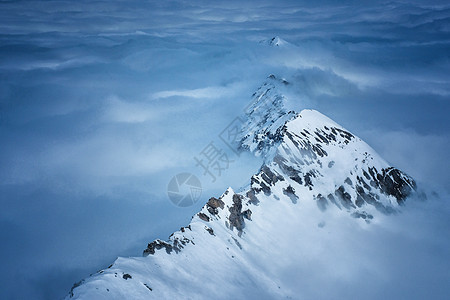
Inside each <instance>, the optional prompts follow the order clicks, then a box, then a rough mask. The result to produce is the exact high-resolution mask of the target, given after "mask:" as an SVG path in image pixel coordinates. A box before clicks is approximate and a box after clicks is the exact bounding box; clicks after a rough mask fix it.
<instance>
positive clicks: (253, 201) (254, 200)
mask: <svg viewBox="0 0 450 300" xmlns="http://www.w3.org/2000/svg"><path fill="white" fill-rule="evenodd" d="M247 198H249V199H250V201H249V203H251V204H255V205H256V204H258V203H259V200H258V198H256V193H255V190H254V189H253V188H251V189H250V190H249V191H248V192H247Z"/></svg>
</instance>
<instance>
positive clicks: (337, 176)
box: [68, 76, 416, 299]
mask: <svg viewBox="0 0 450 300" xmlns="http://www.w3.org/2000/svg"><path fill="white" fill-rule="evenodd" d="M286 84H288V82H287V81H284V80H280V79H277V78H275V77H274V76H273V77H271V78H269V80H268V82H266V83H265V84H264V85H263V86H262V87H261V88H260V89H259V90H258V91H257V92H256V93H255V94H254V95H253V97H254V102H253V103H252V105H250V106H249V107H248V108H247V118H248V119H247V122H246V123H245V124H244V126H243V127H242V134H241V135H240V137H239V139H240V140H239V142H240V149H241V150H248V151H252V152H253V153H255V155H261V156H264V161H265V163H264V164H263V165H262V167H261V168H260V170H259V171H258V172H256V173H255V175H254V176H252V178H251V184H250V186H249V187H248V189H247V190H245V191H244V192H242V193H235V192H234V191H233V189H232V188H228V189H227V190H226V191H225V193H224V194H223V195H221V196H220V197H218V198H214V197H212V198H210V199H209V200H208V202H207V203H206V204H205V205H204V206H203V208H202V209H201V211H200V212H198V213H197V214H196V215H195V216H193V218H192V220H191V223H190V224H189V225H188V226H186V227H183V228H181V229H180V230H179V231H177V232H175V233H173V234H172V235H171V236H170V237H169V239H168V240H167V241H162V240H156V241H153V242H151V243H149V244H148V246H147V248H146V249H145V250H144V252H143V257H135V258H119V259H118V260H117V261H116V262H115V263H114V264H113V265H111V266H110V267H109V268H108V269H105V270H102V271H99V272H98V274H95V275H93V276H91V277H90V278H88V279H86V280H84V281H83V282H81V283H80V284H77V285H76V286H74V288H73V289H72V291H71V293H70V295H69V296H68V297H75V298H77V299H148V298H149V297H155V298H163V299H167V298H169V297H173V298H176V299H180V298H183V299H188V298H192V299H206V298H208V299H230V298H258V297H259V298H264V299H266V298H289V297H291V298H292V297H293V298H298V296H299V294H298V293H299V291H298V290H297V287H296V286H295V285H293V284H292V280H291V279H292V277H298V276H300V277H301V276H307V274H302V267H303V268H304V265H305V263H307V262H308V261H311V260H316V261H317V260H320V253H321V251H323V247H328V246H329V243H331V244H332V242H333V239H334V238H335V237H330V235H327V234H326V232H325V231H324V227H326V228H329V229H328V231H327V232H328V234H329V233H330V232H333V233H334V234H335V235H336V236H339V235H340V234H341V235H342V234H343V232H345V230H354V229H355V228H365V227H366V226H370V225H369V223H370V222H376V219H377V216H381V215H383V216H384V215H385V214H390V213H395V212H396V211H398V210H399V207H400V206H401V205H402V204H403V203H404V202H405V200H406V199H407V197H408V196H409V195H410V194H411V193H413V192H414V190H415V189H416V184H415V182H414V180H413V179H412V178H411V177H409V176H408V175H406V174H405V173H403V172H402V171H400V170H398V169H396V168H394V167H392V166H390V165H389V164H388V163H387V162H386V161H384V160H383V159H382V158H381V157H380V156H379V155H378V154H377V153H375V151H374V150H373V149H372V148H371V147H370V146H368V145H367V144H366V143H365V142H363V141H362V140H361V139H360V138H358V137H356V136H355V135H354V134H352V133H351V132H349V131H348V130H346V129H345V128H343V127H342V126H340V125H338V124H336V123H335V122H334V121H332V120H330V119H329V118H327V117H326V116H324V115H322V114H321V113H319V112H317V111H314V110H303V111H301V112H300V113H296V112H294V111H288V110H286V109H285V107H284V104H283V103H284V96H283V95H282V94H281V93H280V90H279V89H278V88H277V85H286ZM338 224H340V225H339V226H338ZM342 224H344V225H342ZM341 225H342V226H341ZM342 228H345V229H342ZM333 230H334V231H333ZM311 247H312V248H311ZM311 249H316V250H317V251H316V250H315V251H312V252H311V251H310V250H311ZM341 257H343V259H344V260H345V256H341Z"/></svg>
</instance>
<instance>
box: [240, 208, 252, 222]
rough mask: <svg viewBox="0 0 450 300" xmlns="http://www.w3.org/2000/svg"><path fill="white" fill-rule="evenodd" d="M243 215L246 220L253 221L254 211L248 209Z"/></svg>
mask: <svg viewBox="0 0 450 300" xmlns="http://www.w3.org/2000/svg"><path fill="white" fill-rule="evenodd" d="M242 215H243V216H244V218H246V219H247V220H250V221H251V220H252V211H251V210H250V209H247V210H245V211H243V212H242Z"/></svg>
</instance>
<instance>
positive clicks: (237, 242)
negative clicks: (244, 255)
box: [232, 237, 242, 250]
mask: <svg viewBox="0 0 450 300" xmlns="http://www.w3.org/2000/svg"><path fill="white" fill-rule="evenodd" d="M232 238H233V240H234V242H235V243H236V246H238V247H239V249H241V250H242V245H241V243H239V241H238V240H237V239H235V238H234V237H232Z"/></svg>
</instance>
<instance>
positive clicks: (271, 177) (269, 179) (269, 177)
mask: <svg viewBox="0 0 450 300" xmlns="http://www.w3.org/2000/svg"><path fill="white" fill-rule="evenodd" d="M260 175H261V178H262V179H263V180H264V181H265V182H266V183H267V184H269V185H272V186H273V185H275V183H277V182H278V181H284V178H283V176H281V175H280V174H277V173H275V172H272V170H271V169H270V168H269V167H267V166H266V165H263V166H262V168H261V172H260Z"/></svg>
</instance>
